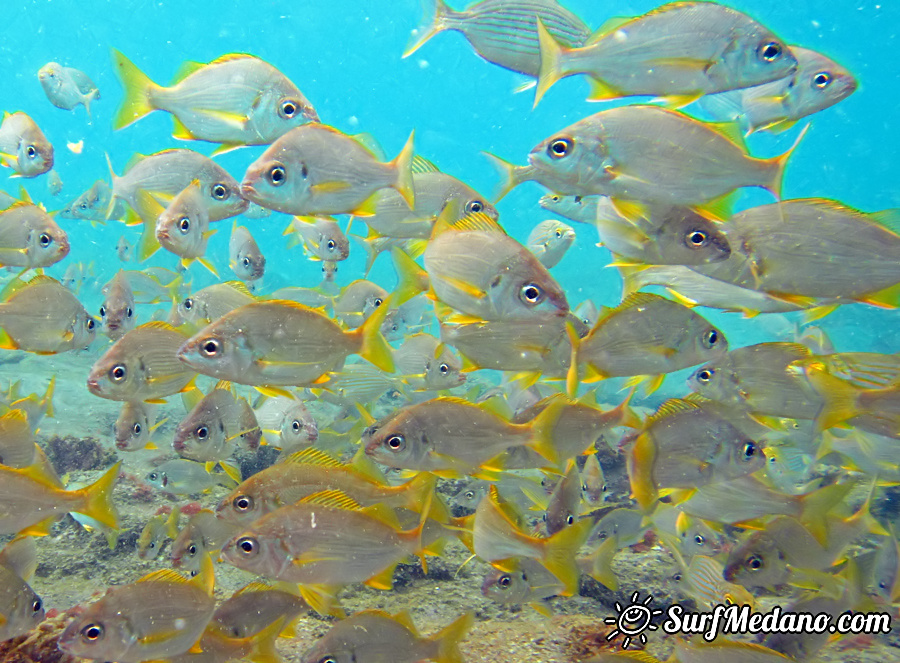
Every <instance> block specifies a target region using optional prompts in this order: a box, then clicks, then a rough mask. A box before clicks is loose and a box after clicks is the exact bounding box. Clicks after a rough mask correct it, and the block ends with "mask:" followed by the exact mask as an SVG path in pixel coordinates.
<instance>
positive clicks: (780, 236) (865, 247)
mask: <svg viewBox="0 0 900 663" xmlns="http://www.w3.org/2000/svg"><path fill="white" fill-rule="evenodd" d="M898 222H900V211H898V210H885V211H883V212H880V213H875V214H864V213H863V212H860V211H859V210H856V209H853V208H851V207H847V206H846V205H844V204H843V203H840V202H837V201H834V200H826V199H822V198H803V199H794V200H785V201H782V202H780V203H776V204H773V205H761V206H759V207H752V208H750V209H747V210H744V211H743V212H740V213H738V214H736V215H734V216H733V217H732V218H731V219H729V220H728V221H727V222H726V223H725V224H723V226H722V229H723V231H724V232H725V234H726V236H727V237H728V242H729V244H731V245H733V246H735V247H738V248H737V249H736V250H735V251H734V252H733V253H732V255H731V256H730V259H729V260H726V261H723V262H720V263H714V264H710V265H701V266H695V268H694V269H696V271H698V272H700V273H701V274H704V275H706V276H711V277H713V278H715V279H718V280H720V281H725V282H727V283H732V284H734V285H739V286H741V287H744V288H750V289H754V290H762V291H764V292H767V293H769V294H771V295H772V296H774V297H781V298H783V299H788V300H791V299H794V300H795V301H796V300H798V299H802V298H805V297H810V298H826V299H856V300H858V301H863V302H868V303H882V302H883V304H882V305H886V306H893V307H897V306H900V299H898V297H897V295H896V293H894V292H893V289H894V286H896V285H897V284H898V283H900V268H898V267H897V261H898V257H900V235H898V234H897V231H896V230H897V228H900V225H897V224H898ZM848 236H849V237H852V238H853V241H852V242H849V241H847V237H848ZM836 260H837V261H840V263H841V265H842V268H841V269H839V270H836V269H834V261H836ZM882 291H884V292H882Z"/></svg>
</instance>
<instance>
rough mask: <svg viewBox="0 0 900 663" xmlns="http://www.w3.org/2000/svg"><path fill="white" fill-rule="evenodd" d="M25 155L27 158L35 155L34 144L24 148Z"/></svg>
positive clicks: (32, 157)
mask: <svg viewBox="0 0 900 663" xmlns="http://www.w3.org/2000/svg"><path fill="white" fill-rule="evenodd" d="M25 156H27V157H28V158H29V159H34V158H35V157H36V156H37V150H36V149H34V145H29V146H27V147H26V148H25Z"/></svg>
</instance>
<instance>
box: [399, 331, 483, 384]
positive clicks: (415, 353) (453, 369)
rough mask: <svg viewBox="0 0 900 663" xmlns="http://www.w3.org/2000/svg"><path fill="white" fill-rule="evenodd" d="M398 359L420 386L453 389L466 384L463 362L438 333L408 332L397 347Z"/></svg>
mask: <svg viewBox="0 0 900 663" xmlns="http://www.w3.org/2000/svg"><path fill="white" fill-rule="evenodd" d="M394 363H395V364H396V366H397V370H399V371H400V372H401V373H403V374H404V375H405V376H406V377H405V379H406V381H407V382H408V383H409V384H410V386H411V387H413V388H414V389H416V390H421V391H431V390H441V389H453V388H454V387H459V386H460V385H463V384H465V382H466V374H465V373H463V372H462V362H461V361H460V360H459V358H458V357H456V355H454V354H453V352H451V351H450V349H449V348H447V347H445V346H443V345H442V344H441V342H440V341H439V340H438V339H436V338H435V337H434V336H431V335H430V334H425V333H419V334H412V335H410V336H407V337H406V338H405V339H404V341H403V343H402V344H401V345H400V347H399V348H397V349H396V350H395V351H394Z"/></svg>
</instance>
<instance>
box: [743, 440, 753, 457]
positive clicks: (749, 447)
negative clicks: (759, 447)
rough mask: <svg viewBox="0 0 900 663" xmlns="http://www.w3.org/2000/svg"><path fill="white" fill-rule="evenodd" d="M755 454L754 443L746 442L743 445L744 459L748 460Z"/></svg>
mask: <svg viewBox="0 0 900 663" xmlns="http://www.w3.org/2000/svg"><path fill="white" fill-rule="evenodd" d="M755 455H756V444H755V443H753V442H747V443H746V444H745V445H744V460H750V459H751V458H753V456H755Z"/></svg>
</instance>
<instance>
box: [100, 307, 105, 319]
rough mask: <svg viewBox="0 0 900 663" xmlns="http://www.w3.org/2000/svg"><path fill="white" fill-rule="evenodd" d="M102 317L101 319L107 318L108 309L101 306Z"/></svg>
mask: <svg viewBox="0 0 900 663" xmlns="http://www.w3.org/2000/svg"><path fill="white" fill-rule="evenodd" d="M100 317H101V318H105V317H106V307H105V306H101V307H100Z"/></svg>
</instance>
